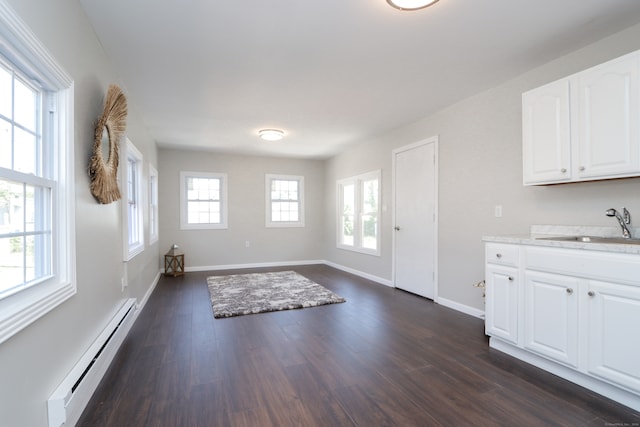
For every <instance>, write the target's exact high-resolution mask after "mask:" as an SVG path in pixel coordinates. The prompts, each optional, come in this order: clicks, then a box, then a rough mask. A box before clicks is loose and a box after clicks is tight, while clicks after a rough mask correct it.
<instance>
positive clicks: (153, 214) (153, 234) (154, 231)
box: [149, 164, 160, 245]
mask: <svg viewBox="0 0 640 427" xmlns="http://www.w3.org/2000/svg"><path fill="white" fill-rule="evenodd" d="M158 214H159V209H158V170H157V169H156V168H155V167H153V166H152V165H151V164H150V165H149V244H150V245H151V244H154V243H155V242H157V241H158V239H159V237H160V233H159V229H160V226H159V216H158Z"/></svg>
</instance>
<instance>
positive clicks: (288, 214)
mask: <svg viewBox="0 0 640 427" xmlns="http://www.w3.org/2000/svg"><path fill="white" fill-rule="evenodd" d="M265 197H266V226H267V227H304V177H303V176H291V175H270V174H267V175H266V176H265Z"/></svg>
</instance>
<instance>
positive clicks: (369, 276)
mask: <svg viewBox="0 0 640 427" xmlns="http://www.w3.org/2000/svg"><path fill="white" fill-rule="evenodd" d="M322 263H323V264H326V265H328V266H329V267H333V268H337V269H338V270H342V271H346V272H347V273H351V274H355V275H356V276H360V277H363V278H365V279H369V280H371V281H374V282H376V283H380V284H381V285H385V286H389V287H391V288H392V287H393V283H391V280H388V279H383V278H382V277H378V276H374V275H373V274H369V273H365V272H362V271H360V270H356V269H353V268H350V267H345V266H344V265H340V264H336V263H335V262H331V261H323V262H322Z"/></svg>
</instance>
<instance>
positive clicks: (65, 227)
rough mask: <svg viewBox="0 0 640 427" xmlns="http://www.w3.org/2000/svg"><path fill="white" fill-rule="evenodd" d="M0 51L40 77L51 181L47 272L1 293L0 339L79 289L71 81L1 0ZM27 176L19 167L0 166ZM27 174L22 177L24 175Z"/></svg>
mask: <svg viewBox="0 0 640 427" xmlns="http://www.w3.org/2000/svg"><path fill="white" fill-rule="evenodd" d="M0 53H1V54H2V57H3V58H5V60H4V61H3V63H5V65H7V66H8V67H10V68H11V69H13V70H15V71H18V72H19V73H20V74H22V75H23V76H25V77H27V78H28V79H29V80H32V81H35V82H37V83H38V86H40V87H42V88H43V93H45V94H46V97H45V98H46V99H43V102H42V106H43V109H42V111H43V113H42V114H43V120H44V115H45V113H46V115H48V120H47V122H48V123H42V125H43V153H44V154H43V156H44V157H45V159H46V157H48V158H49V159H50V160H48V161H46V163H47V165H45V167H48V168H49V170H45V171H44V172H45V174H46V175H47V177H48V179H51V180H53V181H54V184H53V185H52V195H51V206H50V212H49V213H50V215H51V227H52V230H51V246H50V248H51V252H52V253H51V254H50V262H51V276H49V277H48V278H45V279H44V280H40V281H36V282H35V283H32V284H30V286H26V287H21V289H18V290H13V291H12V292H9V293H5V294H4V295H3V296H2V298H1V299H0V343H2V342H4V341H6V340H7V339H9V338H10V337H12V336H13V335H15V334H16V333H18V332H19V331H21V330H22V329H24V328H25V327H27V326H28V325H30V324H31V323H33V322H35V321H36V320H37V319H39V318H41V317H42V316H44V315H45V314H47V313H48V312H50V311H51V310H53V309H54V308H55V307H57V306H59V305H60V304H62V303H63V302H64V301H66V300H68V299H69V298H71V297H72V296H73V295H75V294H76V292H77V286H76V256H75V253H76V248H75V240H76V239H75V179H74V174H75V170H74V140H73V129H74V104H73V100H74V82H73V80H72V79H71V77H70V76H69V75H68V74H67V72H66V71H65V70H64V69H63V68H62V67H61V66H60V65H59V64H58V62H57V61H56V60H55V59H54V58H53V57H52V56H51V54H50V53H49V52H48V51H47V49H46V48H45V47H44V45H43V44H42V43H41V42H40V41H39V40H38V39H37V38H36V36H35V35H34V34H33V32H32V31H31V30H30V29H29V28H28V27H27V26H26V25H25V24H24V22H23V21H22V20H21V19H20V17H19V16H18V15H17V14H16V13H15V12H14V11H13V10H12V9H11V8H10V7H9V6H8V5H7V4H6V3H5V2H0ZM12 174H14V175H13V176H14V177H15V178H18V179H20V180H21V182H25V180H23V179H22V178H25V177H24V175H21V174H20V173H18V172H15V171H12V170H9V169H3V171H2V177H3V178H5V179H11V178H10V176H11V175H12ZM25 179H26V178H25Z"/></svg>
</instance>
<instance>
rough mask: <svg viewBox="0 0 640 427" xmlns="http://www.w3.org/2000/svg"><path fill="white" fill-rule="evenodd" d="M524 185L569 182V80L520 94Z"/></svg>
mask: <svg viewBox="0 0 640 427" xmlns="http://www.w3.org/2000/svg"><path fill="white" fill-rule="evenodd" d="M522 137H523V138H522V141H523V153H524V156H523V159H524V162H523V170H524V183H525V184H536V183H548V182H562V181H569V180H570V179H571V145H570V143H571V139H570V137H571V130H570V109H569V80H560V81H557V82H553V83H550V84H548V85H546V86H542V87H541V88H538V89H536V90H532V91H530V92H527V93H525V94H524V95H522Z"/></svg>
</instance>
